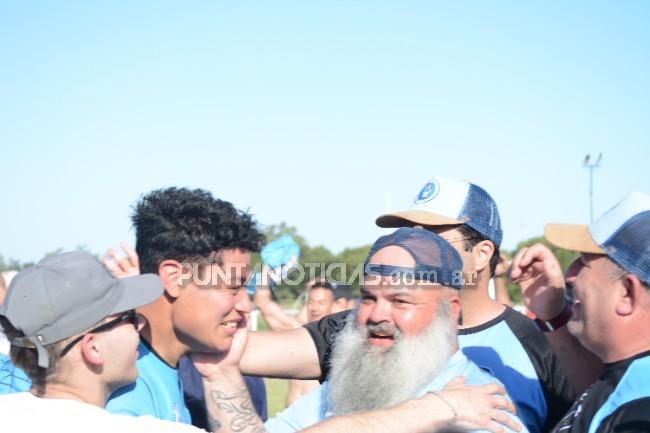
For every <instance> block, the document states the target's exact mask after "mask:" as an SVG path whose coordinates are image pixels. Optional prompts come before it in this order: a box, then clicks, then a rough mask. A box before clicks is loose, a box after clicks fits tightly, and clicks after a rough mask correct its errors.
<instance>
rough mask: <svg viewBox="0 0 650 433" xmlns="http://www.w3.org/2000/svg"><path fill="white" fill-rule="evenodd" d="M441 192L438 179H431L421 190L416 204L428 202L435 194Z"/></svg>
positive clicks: (416, 198)
mask: <svg viewBox="0 0 650 433" xmlns="http://www.w3.org/2000/svg"><path fill="white" fill-rule="evenodd" d="M439 192H440V184H439V183H438V181H437V180H435V179H431V180H430V181H429V182H427V183H426V184H425V185H424V187H423V188H422V189H421V190H420V193H419V194H418V196H417V197H415V203H416V204H422V203H426V202H428V201H430V200H433V199H434V198H435V196H437V195H438V193H439Z"/></svg>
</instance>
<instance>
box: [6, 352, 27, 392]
mask: <svg viewBox="0 0 650 433" xmlns="http://www.w3.org/2000/svg"><path fill="white" fill-rule="evenodd" d="M31 385H32V381H31V380H30V379H29V377H28V376H27V374H25V372H24V371H22V370H21V369H20V368H18V367H16V366H14V365H13V364H12V363H11V360H10V359H9V357H8V356H7V355H5V354H4V353H0V394H13V393H16V392H24V391H29V387H30V386H31Z"/></svg>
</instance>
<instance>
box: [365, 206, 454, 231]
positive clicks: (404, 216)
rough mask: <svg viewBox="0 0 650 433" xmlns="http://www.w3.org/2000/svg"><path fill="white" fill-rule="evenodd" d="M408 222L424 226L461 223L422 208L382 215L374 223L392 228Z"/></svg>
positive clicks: (405, 224) (406, 224) (402, 225)
mask: <svg viewBox="0 0 650 433" xmlns="http://www.w3.org/2000/svg"><path fill="white" fill-rule="evenodd" d="M409 222H410V223H415V224H421V225H426V226H447V225H460V224H462V223H463V222H462V221H458V220H457V219H454V218H450V217H446V216H442V215H437V214H434V213H431V212H427V211H423V210H409V211H406V212H396V213H389V214H385V215H382V216H380V217H379V218H377V220H376V221H375V224H377V225H378V226H379V227H383V228H392V227H404V226H408V225H409V224H408V223H409Z"/></svg>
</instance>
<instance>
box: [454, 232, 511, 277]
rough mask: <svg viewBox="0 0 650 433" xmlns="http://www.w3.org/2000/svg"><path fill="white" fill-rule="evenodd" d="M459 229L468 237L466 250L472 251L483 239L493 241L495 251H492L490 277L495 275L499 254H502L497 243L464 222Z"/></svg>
mask: <svg viewBox="0 0 650 433" xmlns="http://www.w3.org/2000/svg"><path fill="white" fill-rule="evenodd" d="M458 230H459V231H460V233H461V234H462V235H463V237H466V238H467V239H466V240H465V251H472V249H473V248H474V247H475V246H476V245H477V244H478V243H479V242H483V241H490V242H492V245H494V252H493V253H492V257H490V278H493V277H494V273H495V271H496V269H497V264H499V255H500V254H501V253H500V251H499V246H498V245H497V244H495V243H494V242H493V241H492V240H491V239H488V238H486V237H485V236H483V235H482V234H480V233H479V232H477V231H476V230H474V229H473V228H471V227H469V226H467V225H465V224H462V225H459V226H458Z"/></svg>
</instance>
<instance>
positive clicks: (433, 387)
mask: <svg viewBox="0 0 650 433" xmlns="http://www.w3.org/2000/svg"><path fill="white" fill-rule="evenodd" d="M461 375H462V376H465V378H466V380H467V382H466V383H467V384H468V385H484V384H487V383H499V381H498V380H497V379H495V378H494V377H492V376H491V375H490V374H488V373H486V372H485V371H483V370H481V369H480V368H478V366H477V365H476V364H474V363H473V362H472V361H470V360H469V359H467V357H466V356H465V355H464V354H463V353H462V352H461V351H458V352H456V353H455V354H454V355H452V357H451V358H449V360H448V361H447V363H446V364H445V366H444V367H443V369H442V371H440V373H438V374H437V375H436V377H435V378H434V379H433V380H432V381H431V382H430V383H429V384H428V385H427V386H425V387H424V388H423V389H422V390H421V391H420V392H419V393H418V394H417V395H414V396H413V397H421V396H423V395H424V394H426V393H427V392H431V391H440V390H441V389H442V388H444V387H445V385H447V383H448V382H449V381H451V380H452V379H453V378H455V377H457V376H461ZM328 391H329V382H323V384H322V385H321V386H320V387H318V388H316V389H314V390H313V391H311V392H309V393H307V394H305V395H304V396H302V397H301V398H300V399H298V400H297V401H296V402H295V403H294V404H292V405H291V406H290V407H288V408H287V409H285V410H283V411H282V412H280V413H279V414H277V415H276V417H275V418H272V419H269V420H268V421H267V422H266V423H265V426H266V429H267V430H268V431H269V432H270V433H293V432H296V431H298V430H302V429H304V428H307V427H309V426H311V425H314V424H316V423H318V422H321V421H323V420H324V419H326V418H328V417H329V416H331V414H330V413H329V412H328V405H327V394H328ZM508 398H509V397H508ZM509 416H510V417H511V418H513V419H515V421H517V422H518V423H519V424H522V425H523V423H522V422H521V420H520V419H518V418H517V417H516V416H514V415H510V414H509ZM504 428H505V427H504ZM505 430H506V431H508V432H510V431H511V430H509V429H508V428H505ZM527 431H528V430H526V428H525V427H523V429H522V433H523V432H527Z"/></svg>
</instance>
